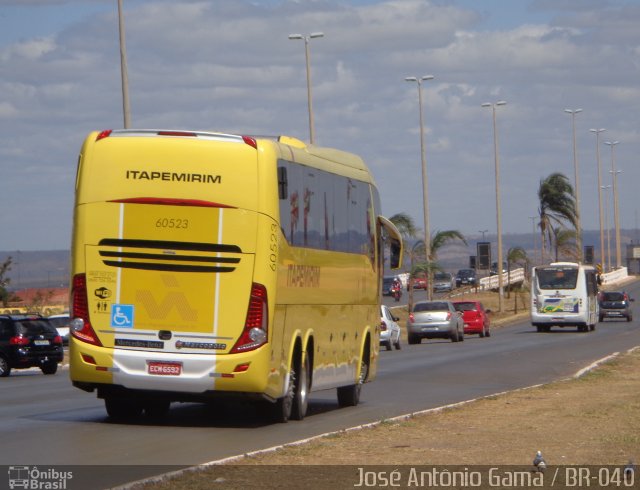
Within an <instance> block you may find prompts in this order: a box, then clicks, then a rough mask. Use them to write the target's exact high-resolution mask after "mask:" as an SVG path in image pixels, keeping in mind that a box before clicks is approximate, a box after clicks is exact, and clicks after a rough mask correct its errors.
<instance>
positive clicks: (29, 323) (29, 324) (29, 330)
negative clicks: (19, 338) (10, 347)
mask: <svg viewBox="0 0 640 490" xmlns="http://www.w3.org/2000/svg"><path fill="white" fill-rule="evenodd" d="M16 326H17V333H18V334H22V335H26V336H29V337H30V336H33V335H43V334H55V335H57V332H56V330H55V329H54V328H53V327H52V326H51V324H50V323H49V322H48V321H47V320H20V321H17V322H16Z"/></svg>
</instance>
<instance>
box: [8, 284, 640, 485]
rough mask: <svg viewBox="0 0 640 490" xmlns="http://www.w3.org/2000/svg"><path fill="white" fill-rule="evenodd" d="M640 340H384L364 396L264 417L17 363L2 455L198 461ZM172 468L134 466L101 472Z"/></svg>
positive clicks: (534, 377)
mask: <svg viewBox="0 0 640 490" xmlns="http://www.w3.org/2000/svg"><path fill="white" fill-rule="evenodd" d="M634 289H635V290H637V289H638V287H637V286H635V285H634V286H633V287H632V288H631V291H632V295H633V296H637V294H636V291H635V290H634ZM636 317H637V316H636ZM636 345H640V324H639V323H638V321H637V320H636V321H634V322H631V323H627V322H624V321H608V322H605V323H600V324H598V327H597V329H596V331H594V332H589V333H578V332H576V331H575V329H566V330H561V329H554V330H552V331H551V332H550V333H537V332H535V329H533V328H532V327H531V326H530V325H529V323H528V322H525V323H522V324H518V325H514V326H512V327H506V328H502V329H499V330H495V331H494V332H493V335H492V337H490V338H488V339H480V338H478V337H477V336H468V337H466V340H465V341H464V342H461V343H451V342H448V341H436V340H430V341H423V343H422V344H421V345H414V346H408V345H406V344H405V345H403V349H402V350H401V351H396V350H394V351H389V352H387V351H381V354H380V364H379V374H378V378H377V380H376V381H375V382H373V383H370V384H367V385H366V386H365V387H364V388H363V392H362V399H361V404H360V405H359V406H358V407H353V408H347V409H339V408H338V406H337V401H336V395H335V390H331V391H327V392H320V393H314V394H313V395H312V397H311V403H310V413H309V415H308V416H307V418H306V419H305V420H304V421H302V422H290V423H288V424H286V425H285V424H271V423H269V422H267V421H266V420H265V419H264V417H261V416H260V414H259V413H258V411H257V410H255V408H254V407H250V406H243V405H240V406H238V405H235V406H231V407H227V409H226V410H213V409H212V408H211V407H207V406H205V405H199V404H173V405H172V410H171V412H170V414H169V416H168V417H167V418H166V419H165V420H163V421H162V422H160V423H155V424H154V423H149V422H141V423H139V424H128V425H127V424H116V423H111V422H109V421H108V419H107V417H106V413H105V410H104V406H103V403H102V401H101V400H97V399H96V398H95V395H91V394H87V393H84V392H81V391H80V390H77V389H74V388H72V387H71V386H70V383H69V381H68V378H67V376H66V375H67V373H66V372H65V371H62V372H59V373H58V374H56V375H55V376H43V375H42V374H40V373H39V372H28V373H20V372H16V374H15V375H13V374H12V376H11V377H9V378H5V379H2V380H0V393H1V395H0V400H1V403H0V440H2V444H1V445H0V465H8V464H25V465H34V464H38V465H68V464H82V465H86V464H100V465H122V464H126V465H193V464H198V463H203V462H207V461H211V460H216V459H219V458H223V457H227V456H231V455H236V454H243V453H246V452H249V451H252V450H256V449H260V448H266V447H270V446H274V445H278V444H283V443H286V442H291V441H294V440H298V439H302V438H306V437H310V436H313V435H316V434H321V433H325V432H328V431H333V430H339V429H342V428H346V427H351V426H355V425H359V424H363V423H367V422H373V421H377V420H381V419H383V418H388V417H392V416H396V415H401V414H405V413H410V412H414V411H419V410H423V409H425V408H431V407H437V406H441V405H444V404H447V403H452V402H457V401H462V400H467V399H471V398H475V397H478V396H483V395H489V394H493V393H497V392H501V391H504V390H509V389H513V388H518V387H523V386H530V385H533V384H538V383H543V382H547V381H551V380H554V379H558V378H562V377H566V376H570V375H572V374H573V373H575V372H576V371H578V370H579V369H581V368H582V367H584V366H586V365H589V364H590V363H592V362H593V361H595V360H597V359H600V358H602V357H604V356H606V355H609V354H611V353H612V352H617V351H625V350H627V349H629V348H631V347H633V346H636ZM163 471H165V470H164V469H162V468H159V469H158V468H156V469H149V468H133V469H132V470H131V471H130V472H128V473H126V474H124V473H122V472H114V473H113V474H111V475H110V478H111V480H106V479H105V480H104V482H105V486H108V485H107V482H108V484H111V485H113V484H116V483H122V482H124V481H129V480H131V479H135V478H137V477H139V476H143V475H145V474H149V472H151V473H153V472H155V473H161V472H163Z"/></svg>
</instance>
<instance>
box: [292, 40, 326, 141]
mask: <svg viewBox="0 0 640 490" xmlns="http://www.w3.org/2000/svg"><path fill="white" fill-rule="evenodd" d="M318 37H324V33H322V32H312V33H311V34H309V35H308V36H303V35H302V34H289V39H302V40H303V41H304V56H305V60H306V64H307V105H308V110H309V142H310V143H311V144H312V145H313V144H314V143H315V142H316V132H315V128H314V126H313V102H312V98H311V63H310V61H309V40H310V39H315V38H318Z"/></svg>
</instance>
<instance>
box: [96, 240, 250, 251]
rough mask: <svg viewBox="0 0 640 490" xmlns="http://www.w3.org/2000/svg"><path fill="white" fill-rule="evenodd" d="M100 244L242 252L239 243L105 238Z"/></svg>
mask: <svg viewBox="0 0 640 490" xmlns="http://www.w3.org/2000/svg"><path fill="white" fill-rule="evenodd" d="M98 245H103V246H108V247H132V248H162V249H165V250H166V249H169V250H191V251H197V252H227V253H242V250H241V249H240V247H238V246H237V245H224V244H217V243H197V242H171V241H167V240H132V239H126V238H125V239H119V238H103V239H102V240H100V242H99V243H98Z"/></svg>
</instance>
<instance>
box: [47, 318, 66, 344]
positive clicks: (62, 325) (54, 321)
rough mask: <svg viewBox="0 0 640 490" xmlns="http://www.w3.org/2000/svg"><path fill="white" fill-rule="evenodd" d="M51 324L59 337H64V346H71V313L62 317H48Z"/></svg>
mask: <svg viewBox="0 0 640 490" xmlns="http://www.w3.org/2000/svg"><path fill="white" fill-rule="evenodd" d="M47 320H49V323H51V325H53V326H54V327H55V329H56V330H57V331H58V335H60V337H62V344H63V345H69V313H62V314H61V315H51V316H50V317H47Z"/></svg>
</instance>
